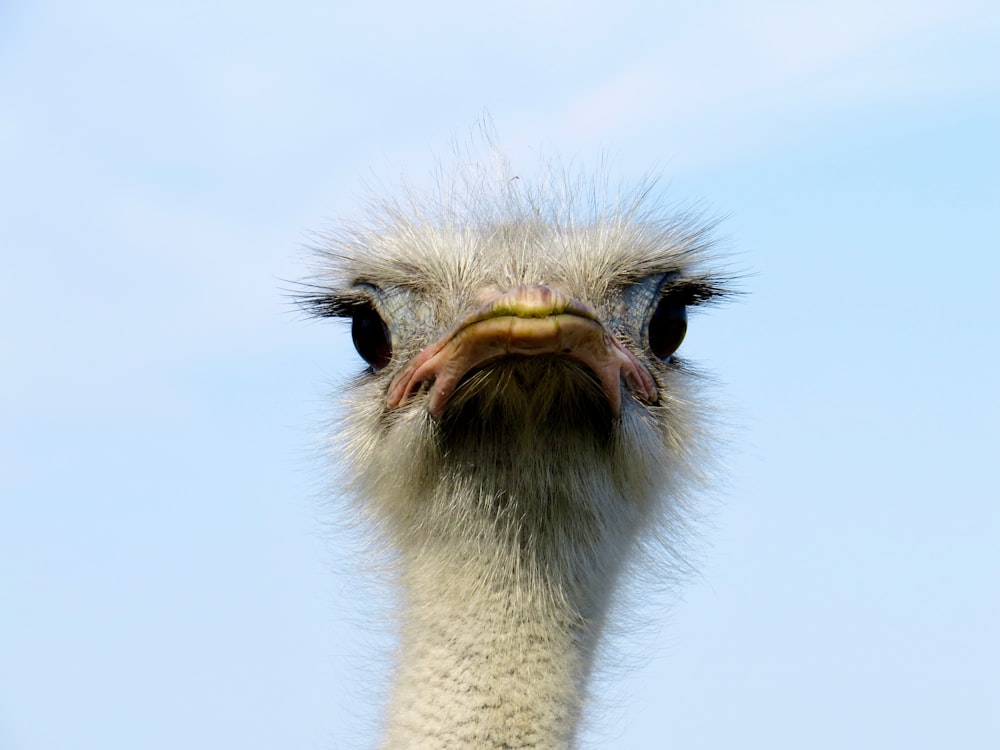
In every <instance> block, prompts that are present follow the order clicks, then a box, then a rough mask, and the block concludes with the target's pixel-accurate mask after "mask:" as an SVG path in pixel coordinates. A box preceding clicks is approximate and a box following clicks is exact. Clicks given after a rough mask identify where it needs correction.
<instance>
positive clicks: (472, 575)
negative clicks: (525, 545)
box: [384, 550, 603, 750]
mask: <svg viewBox="0 0 1000 750" xmlns="http://www.w3.org/2000/svg"><path fill="white" fill-rule="evenodd" d="M496 566H497V560H496V559H485V558H481V559H478V560H477V559H475V557H472V558H469V559H466V560H457V559H455V557H454V555H453V553H452V551H451V550H449V551H448V553H446V554H445V553H442V554H441V555H435V554H434V553H433V551H432V552H430V553H425V554H423V555H421V557H420V559H418V560H411V561H410V563H409V567H408V568H407V570H406V573H405V574H404V586H405V589H406V603H405V605H404V608H403V613H402V614H403V621H404V625H403V630H402V633H401V644H400V662H399V664H400V667H399V672H398V674H397V678H396V685H395V689H394V695H393V698H392V703H391V706H390V712H389V723H388V726H387V731H386V740H385V744H384V747H386V748H392V749H394V750H395V749H396V748H432V747H433V748H473V747H474V748H515V747H516V748H549V749H552V750H557V749H558V748H567V747H569V746H570V744H571V742H572V739H573V735H574V732H575V728H576V725H577V720H578V716H579V713H580V709H581V704H582V701H583V696H584V690H585V683H586V677H587V674H588V672H589V669H590V663H591V659H592V654H593V650H594V646H595V643H596V635H597V634H596V629H597V628H598V627H599V622H600V619H601V616H602V615H603V612H595V611H591V612H585V611H583V610H584V609H591V608H592V607H593V604H592V603H588V604H586V605H584V606H581V604H582V603H581V602H577V601H572V600H567V599H566V598H565V597H564V595H563V593H564V592H561V591H559V590H558V588H559V587H558V586H552V585H542V586H539V582H538V581H537V580H535V581H532V580H530V579H531V578H534V576H531V575H525V574H523V572H522V574H518V573H517V572H515V571H505V572H504V573H502V574H500V575H487V576H486V577H484V576H483V573H482V571H483V570H495V569H496Z"/></svg>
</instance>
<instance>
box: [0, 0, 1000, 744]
mask: <svg viewBox="0 0 1000 750" xmlns="http://www.w3.org/2000/svg"><path fill="white" fill-rule="evenodd" d="M351 5H352V6H354V7H348V4H347V3H329V2H327V3H320V2H299V1H298V0H288V1H286V2H283V3H276V4H268V3H257V2H243V3H239V4H236V3H227V4H213V3H190V2H174V3H169V4H168V3H162V4H154V5H150V4H142V3H135V2H90V3H81V2H63V3H57V2H45V1H44V0H38V1H36V2H31V3H27V2H17V1H15V2H9V1H8V2H6V3H3V4H0V253H2V254H0V258H2V266H0V352H2V359H0V362H2V365H0V394H2V396H0V750H135V749H136V748H141V749H142V750H158V749H160V748H162V749H164V750H166V749H167V748H169V749H170V750H176V748H181V747H183V748H192V749H197V748H205V749H208V748H212V749H215V748H241V749H242V750H253V749H256V748H260V749H261V750H263V749H264V748H267V749H273V748H282V750H291V749H295V750H328V749H330V748H367V747H372V746H373V745H374V736H375V726H376V722H377V715H378V708H377V705H376V700H377V696H378V691H379V690H380V687H381V682H380V676H381V675H383V674H384V673H385V671H386V668H387V667H386V664H385V661H384V659H379V658H377V657H375V656H373V654H374V653H375V652H376V651H378V650H384V649H385V647H386V644H387V643H388V640H387V636H386V633H387V627H386V625H385V624H384V623H383V622H381V620H382V619H383V615H384V613H383V612H382V610H381V609H380V607H379V606H377V605H372V601H376V602H377V601H379V600H378V597H377V590H376V589H374V588H373V587H372V586H371V585H370V584H369V583H366V580H367V579H366V578H365V577H364V575H363V573H362V571H360V570H358V568H357V566H356V565H355V564H354V562H353V561H355V560H356V559H357V551H358V550H357V546H358V541H357V538H356V537H352V536H351V535H350V534H348V533H347V532H346V531H345V530H344V529H343V528H342V526H341V525H339V524H340V521H342V520H343V519H344V517H345V512H344V510H343V508H342V507H341V505H340V504H339V503H338V502H336V501H335V500H333V501H331V500H329V499H326V498H325V496H324V486H325V483H326V482H327V481H328V478H329V477H328V472H327V471H326V467H325V463H324V459H323V457H322V455H321V452H322V444H323V420H324V418H325V417H327V416H328V415H330V414H331V412H332V409H333V406H332V405H331V404H330V402H329V401H328V399H327V396H328V395H329V394H330V393H331V392H333V391H334V390H335V388H336V384H337V383H338V382H340V381H342V380H343V379H344V378H345V377H347V376H348V375H349V374H350V373H352V372H355V371H357V370H358V369H359V367H360V360H359V359H358V358H357V356H356V355H355V354H354V352H353V349H352V347H351V345H350V341H349V338H350V337H349V335H348V334H347V331H346V330H345V329H344V328H342V327H341V326H339V325H336V324H334V323H329V322H326V323H313V322H308V321H305V320H304V319H303V318H302V316H301V315H300V314H298V313H297V312H296V311H295V309H294V307H293V306H292V305H290V303H289V301H288V299H287V296H286V295H285V294H284V292H283V291H282V290H283V289H286V288H287V287H288V284H287V283H286V282H285V280H288V279H298V278H302V277H303V276H304V275H305V274H306V273H307V257H308V254H307V253H306V252H305V251H304V250H303V247H304V246H305V245H306V244H307V243H308V241H309V232H310V231H313V230H320V229H323V228H325V227H329V226H331V225H335V224H336V223H337V221H338V220H340V219H343V218H349V217H351V216H354V215H356V213H357V211H358V207H359V200H360V198H361V197H362V196H363V195H364V189H363V185H364V183H366V182H373V181H376V180H381V181H384V182H386V183H387V184H394V183H395V182H396V181H398V178H399V176H400V175H402V174H406V175H409V176H411V177H412V178H413V179H414V180H415V181H417V182H418V183H419V182H420V181H421V180H423V179H424V176H425V175H426V174H428V173H429V171H430V169H431V168H432V166H433V164H434V161H435V158H436V157H440V156H441V155H443V154H447V153H448V149H449V144H450V143H451V141H452V140H453V139H454V138H456V137H457V138H459V139H463V138H465V137H466V136H467V134H468V133H469V132H470V129H471V128H473V127H474V125H475V123H476V121H477V119H478V118H480V117H481V116H482V114H483V112H484V111H486V110H488V111H489V112H490V113H491V115H492V117H493V120H494V122H495V126H496V130H497V132H498V134H499V139H500V142H501V143H502V144H503V145H504V147H505V149H506V150H507V152H508V154H509V155H510V157H511V159H512V161H513V163H514V167H515V169H520V170H524V172H525V173H526V174H528V173H530V172H531V171H532V170H533V169H534V168H535V166H536V164H537V159H538V156H539V154H540V153H541V154H551V153H558V154H560V155H561V156H562V157H563V158H564V159H567V160H571V161H572V162H573V163H575V164H577V165H580V166H587V165H596V164H597V163H598V162H599V161H600V159H601V156H602V154H604V153H607V154H609V155H610V160H611V163H612V165H613V167H612V168H613V171H614V173H615V174H620V175H621V176H622V177H623V178H626V179H636V180H637V179H639V178H641V177H642V176H643V175H645V174H646V173H648V172H650V171H653V172H657V173H661V174H662V175H663V180H662V182H661V183H660V185H661V187H662V189H663V192H664V196H665V200H667V201H668V202H669V201H679V202H690V201H703V202H704V205H705V206H706V207H707V208H708V209H709V210H710V211H711V212H714V213H717V214H725V215H726V216H727V218H726V220H725V222H724V224H723V225H722V228H721V231H720V234H721V235H722V236H723V238H724V246H725V248H726V249H727V250H728V251H730V252H731V258H732V261H733V263H734V265H736V266H737V267H740V268H744V269H747V270H749V271H751V272H752V274H751V275H749V276H748V277H747V279H746V280H745V281H744V284H743V286H744V289H745V290H746V291H747V292H749V294H748V295H747V296H746V297H745V298H743V299H740V300H738V301H736V302H734V303H733V304H730V305H728V306H726V307H724V308H718V309H715V310H713V311H712V312H711V313H710V314H707V315H700V316H699V317H698V318H696V319H695V320H694V322H693V325H692V327H691V330H690V332H689V336H688V340H687V341H686V342H685V344H684V351H685V355H686V356H687V357H689V358H692V359H695V360H697V361H699V362H700V363H702V364H703V365H704V366H705V367H706V368H707V369H709V370H710V371H711V372H713V373H715V374H716V375H717V377H718V380H719V386H718V387H717V388H715V390H714V392H713V396H714V397H715V398H716V400H717V401H718V402H719V403H720V404H721V405H722V406H723V408H724V409H725V412H726V414H727V415H728V422H729V424H730V425H731V429H730V431H729V434H730V441H731V447H729V448H727V449H726V450H725V452H724V454H723V455H724V458H725V461H724V463H725V466H726V469H727V477H728V480H727V481H728V484H727V486H726V488H725V491H724V492H722V493H720V494H717V495H715V496H714V498H711V499H709V500H708V501H707V502H708V503H709V504H710V505H711V506H712V507H714V511H712V512H711V514H710V520H709V522H707V523H706V525H705V529H704V536H705V539H706V542H707V543H706V544H705V546H704V553H703V557H704V562H703V564H702V566H701V574H700V576H699V577H698V578H696V579H695V580H693V581H691V582H690V583H689V584H688V585H686V586H685V587H684V588H683V590H682V592H681V593H682V597H681V599H682V600H676V601H673V603H672V604H671V606H670V607H669V608H667V607H666V606H665V605H666V604H667V603H668V602H671V601H672V600H671V599H670V598H668V597H663V596H658V597H653V598H652V599H651V601H650V604H649V607H647V610H649V611H647V612H645V613H644V614H646V615H647V616H649V617H650V618H651V619H652V620H653V621H654V622H657V623H658V624H657V625H655V626H652V627H648V628H645V629H642V630H639V631H637V632H632V633H630V634H629V635H628V636H627V637H626V638H622V639H619V642H618V648H619V649H620V650H619V651H618V652H616V653H617V654H618V657H620V658H621V659H622V660H623V661H625V662H627V663H629V664H630V665H631V667H632V668H630V669H628V670H625V671H624V674H616V675H612V678H611V679H609V680H607V681H605V682H603V683H601V686H600V687H599V688H598V690H597V698H598V700H597V702H596V704H597V706H600V707H601V708H600V710H599V711H598V710H595V713H594V721H593V726H592V727H591V728H590V729H589V730H588V732H587V735H586V738H585V739H586V740H587V743H588V745H587V746H589V747H600V748H620V749H622V750H625V749H631V748H661V747H671V748H724V747H741V748H762V749H763V748H767V749H768V750H777V749H779V748H786V749H788V750H793V749H794V750H800V749H801V748H817V749H826V748H829V749H831V750H833V749H834V748H836V749H837V750H842V749H843V748H908V749H913V748H928V749H930V748H935V749H937V748H945V747H953V748H996V747H1000V639H998V637H997V633H998V632H1000V510H998V499H1000V482H998V479H997V460H998V453H1000V451H998V449H1000V438H998V430H997V425H998V423H1000V398H998V395H997V384H998V375H997V372H998V369H1000V344H998V340H1000V337H998V333H997V329H998V326H1000V303H998V294H997V287H998V283H1000V259H998V258H1000V241H998V237H1000V10H998V9H997V8H998V6H997V4H996V3H995V2H991V1H989V0H984V1H983V2H963V1H962V0H942V1H941V2H903V1H902V0H900V1H899V2H878V1H876V2H855V1H853V0H847V1H846V2H845V1H843V0H842V1H841V2H837V3H793V2H784V3H782V2H756V3H750V2H738V1H734V2H705V3H700V4H694V3H690V4H685V5H683V6H681V5H679V4H672V3H654V2H639V3H630V2H622V1H621V0H619V1H618V2H615V3H610V2H586V1H581V0H575V1H574V2H551V3H544V2H537V0H536V1H535V2H520V1H518V0H513V1H509V2H505V3H503V4H499V3H498V4H470V3H467V2H465V3H458V2H456V3H441V2H430V3H399V2H389V3H386V2H367V3H353V4H351ZM633 640H634V641H635V645H634V646H631V647H630V645H629V644H630V643H631V642H632V641H633ZM619 671H620V670H619ZM597 706H595V709H596V707H597Z"/></svg>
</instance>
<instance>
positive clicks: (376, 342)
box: [351, 304, 392, 370]
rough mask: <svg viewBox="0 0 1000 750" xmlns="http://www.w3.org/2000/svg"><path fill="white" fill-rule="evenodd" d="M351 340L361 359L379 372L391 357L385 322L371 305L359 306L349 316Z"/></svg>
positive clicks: (389, 337)
mask: <svg viewBox="0 0 1000 750" xmlns="http://www.w3.org/2000/svg"><path fill="white" fill-rule="evenodd" d="M351 338H352V339H354V348H355V349H357V350H358V354H360V355H361V358H362V359H363V360H364V361H365V362H367V363H368V364H370V365H371V366H372V369H374V370H381V369H382V368H383V367H385V366H386V365H387V364H389V360H390V358H391V357H392V338H391V336H390V335H389V329H388V328H387V327H386V325H385V321H383V320H382V318H381V316H379V314H378V313H377V312H375V308H373V307H372V306H371V305H367V304H366V305H361V306H359V307H357V308H355V310H354V314H353V315H352V316H351Z"/></svg>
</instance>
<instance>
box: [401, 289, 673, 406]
mask: <svg viewBox="0 0 1000 750" xmlns="http://www.w3.org/2000/svg"><path fill="white" fill-rule="evenodd" d="M538 354H556V355H560V356H563V357H567V358H569V359H575V360H577V361H578V362H580V363H582V364H583V365H585V366H586V367H587V368H588V369H589V370H591V371H592V372H593V373H594V374H595V375H596V376H597V379H598V380H599V381H600V382H601V385H603V386H604V391H605V393H606V394H607V396H608V403H609V404H610V406H611V410H612V412H613V413H614V414H615V415H617V414H618V413H619V411H620V410H621V382H622V381H623V380H624V381H625V385H626V386H627V387H628V388H629V389H630V390H631V391H632V392H633V393H635V394H636V396H637V397H639V398H640V399H642V400H643V401H646V402H649V403H652V402H653V401H655V400H656V383H655V381H654V380H653V377H652V375H650V374H649V372H648V371H647V370H646V368H645V367H643V365H642V364H641V363H640V362H639V360H638V359H636V357H635V355H633V354H632V353H631V352H630V351H628V350H627V349H626V348H625V347H624V346H622V344H621V342H620V341H618V339H617V338H615V337H614V336H613V335H612V334H611V333H610V332H609V331H608V330H607V329H606V328H605V327H604V326H603V325H601V323H600V322H599V321H598V320H597V315H596V313H595V312H594V311H593V310H592V309H591V308H590V307H589V306H588V305H585V304H584V303H582V302H580V301H578V300H575V299H572V298H571V297H568V296H566V295H565V294H562V293H561V292H559V291H558V290H556V289H553V288H552V287H548V286H542V285H536V286H520V287H516V288H514V289H511V290H510V291H508V292H505V293H502V294H499V295H497V296H495V297H494V298H493V299H492V300H490V301H488V302H487V303H486V304H485V305H483V306H482V307H480V308H479V309H478V310H476V311H475V312H474V313H473V314H472V315H470V316H469V317H468V318H466V319H465V320H463V321H462V322H461V323H459V324H458V325H457V326H456V327H455V328H453V329H452V330H450V331H449V332H448V333H446V334H445V335H444V336H442V337H441V338H440V339H438V340H437V341H435V342H434V343H433V344H431V345H430V346H428V347H427V348H426V349H424V350H423V351H421V352H420V353H419V354H417V356H415V357H414V358H413V359H412V360H411V361H410V363H409V364H408V365H407V366H406V367H405V368H404V369H403V371H402V372H401V373H399V375H397V376H396V377H395V379H394V380H393V381H392V384H391V385H390V386H389V394H388V396H387V399H386V401H387V405H388V407H389V408H390V409H395V408H396V407H398V406H402V405H403V404H405V403H406V402H407V401H408V400H409V398H410V397H411V396H412V395H413V394H414V393H416V392H417V390H418V389H419V388H420V385H421V384H422V383H424V382H427V381H433V384H432V386H431V391H430V402H429V403H428V406H427V410H428V412H430V414H431V416H433V417H439V416H441V413H442V412H443V411H444V408H445V406H446V405H447V403H448V399H449V398H451V396H452V394H453V393H454V392H455V389H456V388H457V387H458V383H459V381H460V380H461V379H462V378H463V377H464V376H465V375H466V373H468V372H469V371H470V370H472V369H474V368H476V367H481V366H482V365H485V364H487V363H489V362H492V361H494V360H497V359H500V358H502V357H506V356H510V355H521V356H525V355H527V356H534V355H538Z"/></svg>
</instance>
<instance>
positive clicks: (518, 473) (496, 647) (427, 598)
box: [357, 362, 663, 750]
mask: <svg viewBox="0 0 1000 750" xmlns="http://www.w3.org/2000/svg"><path fill="white" fill-rule="evenodd" d="M528 366H535V365H533V364H532V363H531V362H529V363H528V364H526V365H525V367H528ZM539 366H544V364H540V365H539ZM567 372H568V373H569V375H568V376H567V378H569V379H568V380H567V379H566V378H564V379H562V380H558V379H557V380H556V381H555V385H554V386H552V391H551V392H549V393H546V392H545V389H544V388H536V389H535V391H534V392H533V393H534V394H537V396H538V400H539V402H538V404H536V403H534V402H532V403H529V404H528V406H526V407H524V408H523V409H520V410H517V411H516V412H513V413H511V412H508V411H506V406H505V405H506V404H509V403H511V400H510V399H509V398H508V399H507V400H506V401H504V400H498V401H496V402H492V401H490V402H486V403H485V404H484V403H483V402H482V401H474V402H471V403H472V404H473V407H474V408H475V409H476V411H471V409H472V408H473V407H470V411H468V412H466V413H462V412H458V413H456V414H455V415H454V422H452V423H445V424H443V425H442V426H441V427H440V428H439V427H438V426H437V425H436V423H434V422H432V421H431V420H429V419H427V418H426V417H425V416H423V415H422V414H420V413H418V412H416V411H415V410H414V411H413V412H412V413H411V414H410V415H409V416H408V417H407V418H405V419H402V420H400V421H398V422H395V423H393V425H392V429H390V430H388V431H387V432H385V433H383V434H382V435H380V438H379V439H378V440H373V441H370V442H369V443H368V445H370V446H371V447H372V449H373V450H372V452H371V453H370V454H365V455H364V456H363V457H364V458H365V459H366V461H365V462H364V464H357V465H358V466H359V468H360V469H361V470H360V471H359V472H358V474H357V476H358V478H359V488H360V489H361V490H363V491H364V493H365V495H366V496H367V497H368V498H369V499H370V500H369V504H368V508H369V510H371V511H372V512H373V513H375V514H377V517H378V518H380V519H381V522H382V524H383V530H384V531H385V532H386V534H387V539H388V540H389V542H390V543H391V546H392V549H393V552H394V555H393V557H394V560H395V563H396V565H397V567H396V569H397V571H398V581H399V584H400V594H401V597H400V601H401V605H400V611H399V618H400V620H399V621H400V623H401V626H400V631H399V647H398V653H397V655H396V657H397V658H396V663H397V665H398V666H397V670H396V673H395V676H394V686H393V690H392V694H391V698H390V701H389V706H388V712H387V717H386V724H385V731H384V734H383V738H382V745H381V747H382V748H383V750H403V749H404V748H405V749H411V748H412V749H415V750H421V749H424V750H429V749H430V748H435V749H445V748H456V749H458V748H461V749H462V750H466V749H467V748H471V749H473V750H475V749H477V748H483V749H485V750H491V749H496V750H500V749H501V748H511V749H513V748H537V749H538V750H565V749H567V748H571V747H573V746H574V740H575V738H576V735H577V731H578V725H579V720H580V716H581V713H582V711H583V707H584V702H585V698H586V694H587V680H588V677H589V676H590V672H591V667H592V662H593V658H594V652H595V648H596V646H597V642H598V638H599V635H600V632H601V630H602V627H603V624H604V621H605V617H606V614H607V609H608V605H609V602H610V599H611V595H612V593H613V590H614V587H615V583H616V581H617V579H618V577H619V573H620V571H621V570H622V568H623V566H624V563H625V562H626V559H627V557H628V555H629V554H630V553H631V551H632V550H633V549H634V548H635V539H636V536H637V535H638V533H639V531H640V529H642V528H644V527H645V526H647V525H648V523H649V513H650V510H651V508H652V507H653V502H652V501H653V499H654V498H656V497H658V496H659V495H660V494H661V492H662V490H663V482H662V477H663V464H662V463H661V462H660V460H659V459H660V458H661V454H659V452H658V451H656V450H651V451H647V450H643V447H644V446H648V445H650V441H647V442H646V443H640V442H638V441H637V440H635V439H626V438H628V437H629V436H634V435H635V434H637V433H640V431H641V430H642V429H644V427H645V422H643V421H642V418H641V416H640V415H638V414H636V415H634V416H630V417H629V418H628V419H623V420H621V421H620V422H617V423H612V422H611V420H610V418H609V416H608V414H607V412H602V411H601V410H600V409H599V408H597V407H593V406H591V408H576V409H572V408H570V407H571V406H573V405H576V406H579V402H570V403H569V404H565V403H562V402H561V401H560V399H563V400H565V399H572V398H573V396H574V394H575V393H576V391H575V390H574V384H575V383H576V381H574V380H572V378H573V377H574V376H575V374H578V368H573V369H568V370H567ZM515 374H516V373H515ZM528 374H533V373H531V372H529V373H528ZM580 377H581V379H582V378H584V377H585V376H583V375H581V376H580ZM509 382H510V383H512V384H513V385H512V386H511V387H519V386H518V385H517V383H518V382H519V381H518V380H517V378H516V377H513V376H512V377H511V379H510V381H509ZM529 382H534V381H529ZM582 382H583V383H584V386H582V387H586V388H594V384H593V382H592V381H591V380H590V379H589V378H587V379H586V380H582ZM473 386H474V383H473ZM494 390H495V389H494ZM598 398H599V397H598ZM584 403H585V404H588V405H589V404H593V403H598V404H600V403H602V402H601V401H596V402H595V401H590V402H584ZM494 404H496V405H495V406H494ZM546 406H547V407H548V409H546V408H545V407H546ZM491 410H492V411H491ZM439 430H440V431H439ZM386 467H391V468H386ZM404 478H405V479H404Z"/></svg>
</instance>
